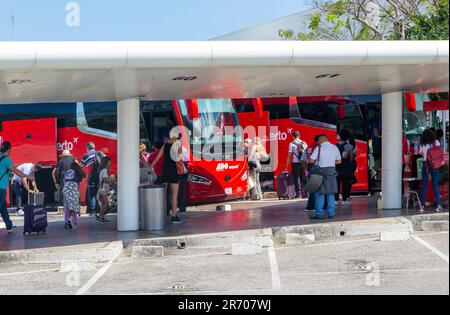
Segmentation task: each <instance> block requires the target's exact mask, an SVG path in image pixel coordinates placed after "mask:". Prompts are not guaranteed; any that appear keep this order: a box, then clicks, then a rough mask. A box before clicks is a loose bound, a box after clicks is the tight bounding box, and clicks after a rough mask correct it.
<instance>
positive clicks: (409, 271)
mask: <svg viewBox="0 0 450 315" xmlns="http://www.w3.org/2000/svg"><path fill="white" fill-rule="evenodd" d="M369 272H370V271H368V270H355V271H324V272H288V273H282V274H281V276H282V277H295V276H302V277H304V276H336V275H358V274H367V273H369ZM380 272H381V273H416V272H448V269H447V268H445V269H444V268H431V269H381V270H380Z"/></svg>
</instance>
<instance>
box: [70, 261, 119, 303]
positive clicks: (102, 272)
mask: <svg viewBox="0 0 450 315" xmlns="http://www.w3.org/2000/svg"><path fill="white" fill-rule="evenodd" d="M121 254H122V252H119V253H117V255H116V256H114V257H113V258H111V260H110V261H108V263H107V264H106V265H105V266H103V268H101V269H100V270H99V271H98V272H97V273H96V274H95V275H94V276H93V277H92V278H91V279H90V280H89V281H88V282H86V284H85V285H84V286H83V287H81V289H80V290H78V291H77V293H75V295H83V294H85V293H86V292H87V291H89V289H90V288H92V286H93V285H94V284H95V283H96V282H97V281H98V280H100V278H101V277H103V276H104V275H105V273H106V272H107V271H108V270H109V269H110V268H111V267H112V265H113V263H114V261H115V260H116V259H117V258H118V257H119V256H120V255H121Z"/></svg>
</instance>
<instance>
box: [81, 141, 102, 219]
mask: <svg viewBox="0 0 450 315" xmlns="http://www.w3.org/2000/svg"><path fill="white" fill-rule="evenodd" d="M86 151H87V152H86V154H85V155H84V156H83V158H82V159H81V163H80V165H81V167H83V168H86V173H87V174H88V176H87V186H86V204H87V208H88V209H87V210H88V213H89V214H90V215H96V218H97V219H98V218H99V217H98V215H97V212H98V211H97V192H98V186H99V183H100V181H99V175H100V163H101V160H102V158H103V157H105V155H104V154H103V152H101V151H97V150H96V149H95V144H94V143H93V142H88V143H86Z"/></svg>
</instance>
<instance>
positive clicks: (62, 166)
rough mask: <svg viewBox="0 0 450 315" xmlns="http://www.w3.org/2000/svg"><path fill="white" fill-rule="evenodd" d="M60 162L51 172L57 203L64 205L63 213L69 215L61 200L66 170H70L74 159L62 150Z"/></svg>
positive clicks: (68, 152) (65, 205) (67, 151)
mask: <svg viewBox="0 0 450 315" xmlns="http://www.w3.org/2000/svg"><path fill="white" fill-rule="evenodd" d="M60 158H61V159H60V160H59V162H58V164H57V165H56V168H55V169H54V170H53V172H52V178H53V183H54V184H55V187H56V190H57V191H58V200H57V201H58V202H63V203H64V213H65V214H66V213H69V209H68V208H67V204H66V203H65V202H64V200H63V199H64V198H63V188H64V177H65V174H66V172H67V171H68V170H70V169H71V165H72V164H73V163H74V162H76V159H75V158H74V157H73V156H72V154H71V153H70V151H69V150H64V151H63V152H62V154H61V156H60Z"/></svg>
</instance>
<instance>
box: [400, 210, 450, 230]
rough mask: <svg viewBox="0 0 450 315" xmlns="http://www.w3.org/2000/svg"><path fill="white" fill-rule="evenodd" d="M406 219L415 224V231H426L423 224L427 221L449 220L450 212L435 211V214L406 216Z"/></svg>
mask: <svg viewBox="0 0 450 315" xmlns="http://www.w3.org/2000/svg"><path fill="white" fill-rule="evenodd" d="M405 219H407V220H408V221H410V222H411V223H412V225H413V228H414V231H420V232H422V231H424V230H423V228H422V224H423V222H425V221H448V220H449V214H448V213H433V214H420V215H413V216H406V217H405Z"/></svg>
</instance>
